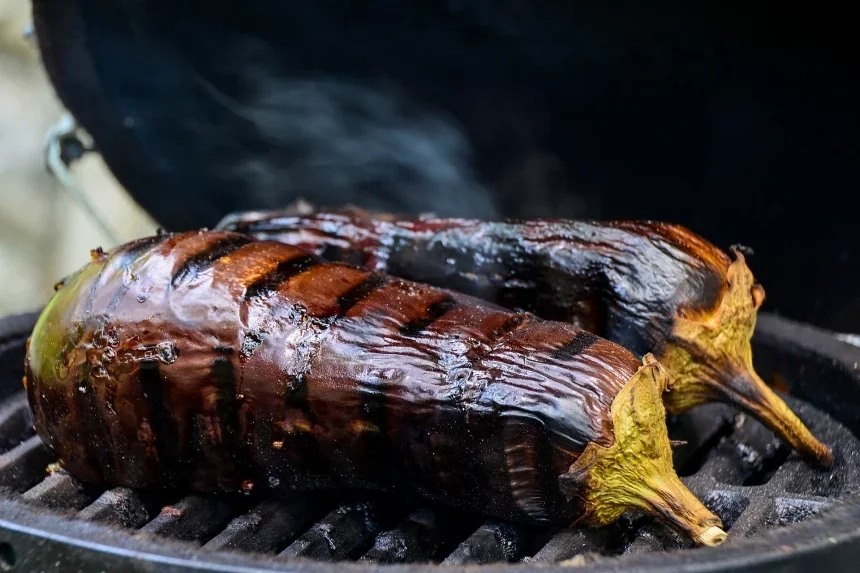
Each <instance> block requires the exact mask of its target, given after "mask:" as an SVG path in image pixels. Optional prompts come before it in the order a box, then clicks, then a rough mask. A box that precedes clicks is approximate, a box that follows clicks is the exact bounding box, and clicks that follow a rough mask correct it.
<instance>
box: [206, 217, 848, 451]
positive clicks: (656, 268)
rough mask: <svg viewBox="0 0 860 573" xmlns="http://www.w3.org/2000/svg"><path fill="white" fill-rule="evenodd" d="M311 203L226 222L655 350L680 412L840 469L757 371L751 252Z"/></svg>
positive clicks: (651, 233)
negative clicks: (726, 415)
mask: <svg viewBox="0 0 860 573" xmlns="http://www.w3.org/2000/svg"><path fill="white" fill-rule="evenodd" d="M305 211H306V212H305V213H299V214H293V213H289V212H282V213H278V212H257V213H254V212H250V213H245V214H235V215H232V216H230V217H228V218H227V219H225V220H224V221H223V222H222V223H221V225H220V226H221V227H223V228H225V229H229V230H233V231H236V232H240V233H243V234H247V235H250V236H253V237H256V238H260V239H270V240H277V241H280V242H284V243H288V244H292V245H297V246H300V247H302V248H305V249H308V250H311V251H314V252H316V253H318V254H319V255H321V256H323V257H325V258H326V259H329V260H338V261H348V262H350V263H353V264H356V265H362V266H365V267H368V268H371V269H374V270H375V271H378V272H385V273H388V274H391V275H394V276H399V277H402V278H405V279H408V280H413V281H417V282H422V283H426V284H430V285H436V286H442V287H445V288H449V289H451V290H454V291H458V292H462V293H465V294H468V295H470V296H474V297H477V298H481V299H484V300H488V301H492V302H494V303H497V304H499V305H501V306H503V307H505V308H510V309H518V310H524V311H527V312H531V313H534V314H535V315H537V316H540V317H541V318H545V319H549V320H555V321H563V322H569V323H571V324H574V325H576V326H578V327H580V328H583V329H585V330H587V331H589V332H593V333H595V334H597V335H599V336H601V337H604V338H607V339H609V340H611V341H613V342H615V343H618V344H620V345H621V346H624V347H625V348H627V349H629V350H631V351H632V352H634V353H635V354H637V355H638V356H643V355H644V354H646V353H649V352H652V353H654V355H655V356H656V357H657V359H658V360H659V361H660V363H661V364H662V365H663V366H664V367H666V369H667V370H668V372H669V374H670V376H671V378H672V382H671V386H670V389H669V391H668V392H667V394H666V397H665V403H666V409H667V410H668V411H669V412H670V413H672V414H678V413H682V412H684V411H686V410H688V409H690V408H692V407H695V406H698V405H701V404H704V403H707V402H712V401H722V402H726V403H729V404H732V405H735V406H738V407H740V408H741V409H743V410H745V411H746V412H748V413H750V414H751V415H753V416H754V417H756V418H757V419H758V420H760V421H761V422H762V423H764V424H765V425H766V426H768V427H769V428H770V429H772V430H773V431H774V432H775V433H776V434H777V435H778V436H779V437H780V438H781V439H783V440H784V441H786V442H787V443H788V444H789V446H791V447H792V448H794V449H796V450H797V451H799V452H800V453H801V454H802V455H804V456H805V457H807V458H808V459H810V460H811V461H813V462H814V463H816V464H818V465H821V466H825V467H826V466H830V465H832V463H833V454H832V452H831V451H830V448H829V447H828V446H826V445H825V444H823V443H821V442H820V441H819V440H818V439H816V438H815V437H814V436H813V435H812V433H811V432H810V431H809V430H808V429H807V428H806V426H805V425H804V424H803V422H802V421H800V420H799V419H798V418H797V416H796V415H795V414H794V413H793V412H791V410H790V409H789V408H788V406H787V405H786V404H785V402H784V401H783V400H782V399H780V398H779V397H778V396H777V395H776V394H775V393H774V392H773V391H772V390H771V389H770V388H769V387H768V386H767V385H766V384H765V383H764V381H763V380H762V379H761V378H760V377H759V376H758V374H757V373H756V372H755V369H754V366H753V362H752V346H751V338H752V333H753V330H754V328H755V321H756V314H757V312H758V309H759V307H760V306H761V304H762V302H763V301H764V298H765V292H764V289H763V288H762V286H761V285H760V284H758V283H756V282H755V280H754V278H753V275H752V273H751V271H750V270H749V268H748V267H747V266H746V262H745V259H744V256H743V254H742V252H741V251H740V250H739V249H737V248H734V247H733V248H732V249H731V252H732V253H733V255H734V260H733V259H732V258H731V257H730V256H729V255H728V254H727V253H725V252H724V251H722V250H721V249H719V248H717V247H716V246H715V245H713V244H711V243H710V242H708V241H706V240H705V239H703V238H702V237H700V236H698V235H696V234H695V233H693V232H691V231H690V230H688V229H686V228H684V227H682V226H679V225H673V224H668V223H662V222H654V221H571V220H528V221H502V222H495V221H479V220H464V219H436V218H433V217H432V216H431V217H423V218H419V219H416V220H408V219H399V218H397V217H396V216H391V215H385V214H376V213H372V212H367V211H363V210H361V209H356V208H349V209H344V210H342V211H341V212H333V213H314V212H313V209H312V207H311V208H308V209H306V210H305Z"/></svg>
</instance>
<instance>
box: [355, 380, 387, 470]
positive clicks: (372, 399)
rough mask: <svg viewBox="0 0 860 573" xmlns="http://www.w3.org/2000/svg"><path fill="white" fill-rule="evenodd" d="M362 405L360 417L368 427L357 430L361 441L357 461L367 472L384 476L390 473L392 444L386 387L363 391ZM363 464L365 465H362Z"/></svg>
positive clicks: (361, 395)
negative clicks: (359, 457) (389, 438)
mask: <svg viewBox="0 0 860 573" xmlns="http://www.w3.org/2000/svg"><path fill="white" fill-rule="evenodd" d="M360 397H361V400H360V402H361V405H360V411H359V417H360V419H361V420H362V421H363V422H367V424H369V425H370V427H368V426H362V427H361V429H357V433H359V436H357V437H358V438H359V439H360V440H361V445H362V448H361V454H362V455H361V458H363V459H359V460H357V461H358V462H359V463H360V464H362V465H363V466H364V469H365V471H370V472H372V473H376V474H377V475H384V474H385V473H388V472H389V471H390V466H391V464H390V463H385V462H386V461H388V460H390V459H391V457H390V455H389V452H390V447H388V446H389V444H390V442H388V441H387V438H388V431H389V424H388V417H387V404H386V402H387V400H386V398H387V396H386V389H385V387H384V386H381V387H376V388H373V389H369V388H365V389H363V390H362V391H361V394H360ZM362 462H363V463H362Z"/></svg>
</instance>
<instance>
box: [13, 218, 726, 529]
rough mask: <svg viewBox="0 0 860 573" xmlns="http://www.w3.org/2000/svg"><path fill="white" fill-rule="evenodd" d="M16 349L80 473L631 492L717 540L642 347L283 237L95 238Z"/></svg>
mask: <svg viewBox="0 0 860 573" xmlns="http://www.w3.org/2000/svg"><path fill="white" fill-rule="evenodd" d="M25 366H26V377H25V385H26V388H27V395H28V398H29V403H30V406H31V408H32V411H33V414H34V420H35V426H36V429H37V431H38V434H39V436H41V438H42V439H43V440H44V442H45V443H46V444H47V445H48V446H49V447H50V448H51V449H52V450H53V451H54V452H55V453H56V454H57V455H58V457H59V459H60V463H61V464H62V466H63V467H64V468H65V469H66V470H67V471H68V472H69V473H71V474H72V475H73V476H75V477H77V478H79V479H81V480H83V481H85V482H93V483H101V484H109V485H123V486H129V487H136V488H149V489H152V488H155V489H157V488H190V489H192V490H195V491H200V492H222V491H238V490H240V489H241V488H242V487H243V484H246V483H248V482H251V483H255V484H257V486H258V487H267V488H271V489H273V490H275V491H277V490H295V489H320V488H329V487H355V488H368V489H380V490H390V489H393V488H408V489H410V490H411V491H413V492H415V493H417V494H418V495H422V496H425V497H426V498H428V499H433V500H437V501H440V502H443V503H447V504H450V505H452V506H456V507H461V508H464V509H467V510H472V511H477V512H480V513H482V514H485V515H487V516H492V517H497V518H501V519H506V520H512V521H519V522H527V523H561V524H567V523H571V522H576V523H582V524H590V525H594V526H600V525H605V524H608V523H610V522H612V521H614V520H615V519H617V518H618V517H619V516H620V515H621V513H622V512H624V511H627V510H630V509H637V508H638V509H642V510H645V511H647V512H649V513H650V514H652V515H654V516H655V517H656V518H658V519H660V520H662V521H664V522H665V523H667V524H669V525H671V526H673V527H675V528H676V529H678V530H679V531H681V532H683V533H684V534H686V535H687V536H689V538H690V539H692V540H693V541H695V542H696V543H699V544H706V545H714V544H718V543H721V542H722V541H723V540H724V539H725V533H724V532H723V531H722V530H721V529H720V527H721V522H720V520H719V518H718V517H716V516H715V515H714V514H712V513H711V512H710V511H708V510H707V509H706V508H705V507H704V506H703V505H702V504H701V503H700V501H699V500H698V499H696V498H695V496H694V495H693V494H692V493H691V492H690V491H689V490H688V489H687V488H686V487H685V486H684V485H683V484H682V483H681V481H680V480H679V479H678V477H677V475H676V474H675V472H674V470H673V468H672V461H671V457H672V454H671V450H670V444H669V439H668V435H667V431H666V426H665V419H664V417H665V409H664V407H663V404H662V401H661V395H662V393H663V391H664V390H665V388H666V385H667V383H668V379H667V376H666V373H665V371H664V370H663V368H662V367H661V366H660V365H659V363H657V362H656V361H654V359H653V358H652V357H651V356H650V355H649V356H646V357H645V359H644V360H643V361H641V362H640V361H639V359H637V358H636V357H635V356H634V355H633V354H631V353H630V352H628V351H627V350H625V349H623V348H622V347H620V346H618V345H616V344H614V343H611V342H609V341H607V340H604V339H601V338H599V337H597V336H595V335H593V334H591V333H588V332H586V331H584V330H581V329H579V328H577V327H576V326H574V325H571V324H566V323H558V322H550V321H546V320H542V319H539V318H537V317H535V316H533V315H531V314H526V313H518V312H511V311H509V310H505V309H503V308H501V307H497V306H495V305H493V304H491V303H487V302H486V301H482V300H479V299H475V298H471V297H468V296H466V295H463V294H457V293H454V292H451V291H447V290H442V289H438V288H433V287H430V286H427V285H422V284H417V283H411V282H408V281H405V280H402V279H397V278H394V277H391V276H387V275H384V274H379V273H374V272H371V271H368V270H365V269H363V268H359V267H353V266H349V265H346V264H341V263H331V262H326V261H324V260H323V259H321V258H319V257H317V256H315V255H312V254H310V253H309V252H307V251H304V250H302V249H299V248H297V247H293V246H290V245H286V244H283V243H278V242H273V241H252V240H251V239H249V238H248V237H246V236H244V235H239V234H233V233H228V232H208V231H200V232H187V233H182V234H163V235H160V236H155V237H148V238H144V239H141V240H137V241H133V242H131V243H128V244H126V245H123V246H121V247H119V248H117V249H114V250H113V251H111V252H110V253H103V252H101V251H95V252H94V254H93V260H92V261H91V262H90V263H89V264H87V265H86V266H84V267H83V268H82V269H80V270H79V271H77V272H76V273H75V274H73V275H72V276H70V277H68V278H67V279H66V280H65V281H63V282H62V283H60V284H59V285H58V287H57V292H55V294H54V296H53V298H52V300H51V301H50V302H49V304H48V305H47V306H46V308H45V310H44V311H43V313H42V315H41V317H40V319H39V321H38V323H37V325H36V326H35V328H34V330H33V333H32V336H31V338H30V340H29V343H28V349H27V358H26V364H25Z"/></svg>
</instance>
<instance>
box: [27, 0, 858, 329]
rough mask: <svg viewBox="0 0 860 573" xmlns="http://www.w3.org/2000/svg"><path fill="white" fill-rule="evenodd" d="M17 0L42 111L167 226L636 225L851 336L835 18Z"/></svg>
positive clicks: (854, 302) (846, 144)
mask: <svg viewBox="0 0 860 573" xmlns="http://www.w3.org/2000/svg"><path fill="white" fill-rule="evenodd" d="M34 6H35V16H36V31H37V34H38V36H39V42H40V48H41V51H42V57H43V60H44V62H45V66H46V69H47V71H48V74H49V76H50V77H51V79H52V81H53V82H54V84H55V85H56V86H57V88H58V94H59V96H60V98H61V99H62V100H63V102H64V103H65V104H66V106H67V107H68V108H69V109H70V110H71V111H72V112H73V113H74V115H75V116H76V117H77V118H78V119H79V120H80V121H81V122H82V123H83V125H84V126H85V127H86V128H87V129H88V130H89V131H90V133H91V134H92V135H93V136H94V138H95V140H96V142H97V144H98V146H99V151H100V152H101V154H102V155H103V157H104V159H105V161H106V162H107V164H108V165H109V166H110V168H111V169H112V171H113V173H114V174H115V175H116V177H117V178H118V179H119V181H120V182H121V183H122V184H123V185H124V186H125V187H126V189H127V190H128V191H129V192H130V193H131V195H132V196H133V197H134V198H135V200H136V201H137V202H138V203H139V204H140V205H141V206H142V207H143V208H144V209H145V210H146V211H147V212H148V213H149V214H150V215H151V216H152V217H153V218H154V219H155V220H156V221H158V222H159V223H160V224H162V225H164V226H165V227H167V228H169V229H174V230H175V229H184V228H191V227H199V226H206V225H214V224H215V223H216V222H217V221H218V220H219V219H220V218H221V217H222V216H223V215H224V214H226V213H228V212H231V211H235V210H241V209H261V208H277V207H283V206H285V205H287V204H288V203H290V202H292V201H293V200H295V199H296V198H298V197H303V198H305V199H308V200H310V201H312V202H315V203H318V204H322V205H339V204H343V203H347V202H349V203H354V204H358V205H362V206H365V207H369V208H375V209H388V210H395V211H405V212H414V213H417V212H422V211H428V210H429V211H434V212H436V213H437V214H440V215H460V216H471V217H486V218H494V217H495V218H498V217H547V216H552V217H572V218H573V217H576V218H584V217H599V218H652V219H661V220H667V221H672V222H677V223H682V224H685V225H687V226H689V227H690V228H692V229H693V230H695V231H697V232H699V233H701V234H703V235H704V236H705V237H707V238H708V239H710V240H711V241H713V242H715V243H717V244H718V245H720V246H721V247H727V246H728V245H730V244H733V243H742V244H744V245H747V246H749V247H751V248H752V249H753V250H754V251H755V256H754V257H753V258H752V260H751V265H752V268H753V270H754V272H755V273H756V275H757V277H758V278H759V279H760V280H761V281H762V282H763V284H764V286H765V288H766V290H767V294H768V300H767V303H766V310H768V311H771V312H774V311H776V312H779V313H782V314H785V315H787V316H791V317H793V318H795V319H798V320H803V321H807V322H810V323H813V324H816V325H819V326H822V327H826V328H831V329H836V330H840V331H860V294H859V293H858V289H857V287H856V285H857V281H858V278H860V251H858V240H857V237H858V234H857V232H856V223H855V221H856V215H855V208H854V205H855V203H856V200H855V198H854V195H855V193H856V190H857V189H858V188H860V187H858V183H860V174H858V161H857V159H858V148H857V141H858V139H857V138H858V114H857V112H858V101H860V100H858V95H860V94H858V89H857V86H856V84H857V82H856V79H855V77H854V76H855V75H856V72H857V70H858V65H857V64H858V61H857V59H856V56H855V54H856V52H857V50H856V48H855V46H854V45H853V44H855V43H856V37H857V34H856V32H855V31H854V30H853V27H854V23H853V22H854V21H853V19H852V18H850V17H849V15H848V14H847V13H840V12H839V11H837V10H836V9H833V8H828V7H826V6H819V5H816V6H812V5H808V4H807V5H800V4H798V5H797V7H788V5H786V4H782V3H776V2H758V3H740V2H720V3H693V2H683V3H682V2H651V3H640V2H635V3H634V2H614V3H593V2H573V1H571V2H549V1H537V0H532V1H526V0H519V1H497V2H492V1H489V0H471V1H465V0H436V1H430V0H428V1H423V2H403V1H402V0H400V1H394V0H378V1H375V2H341V1H339V0H317V1H315V2H302V3H299V2H275V1H263V0H253V1H246V2H244V3H242V4H241V5H240V4H239V3H235V2H231V3H228V2H211V1H210V2H205V3H204V2H192V1H189V0H171V1H168V0H160V1H155V0H150V1H141V0H86V1H83V0H81V1H78V2H75V1H71V0H69V1H68V2H53V1H51V0H35V2H34ZM240 6H241V7H240Z"/></svg>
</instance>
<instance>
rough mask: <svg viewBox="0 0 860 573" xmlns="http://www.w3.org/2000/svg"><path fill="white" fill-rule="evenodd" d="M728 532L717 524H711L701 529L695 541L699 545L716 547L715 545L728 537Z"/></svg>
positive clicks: (720, 543)
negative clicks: (703, 529)
mask: <svg viewBox="0 0 860 573" xmlns="http://www.w3.org/2000/svg"><path fill="white" fill-rule="evenodd" d="M728 537H729V536H728V534H727V533H726V532H725V531H723V530H722V529H720V528H719V527H717V526H712V527H709V528H707V529H706V530H705V531H703V532H702V533H701V534H700V535H699V536H698V537H697V538H696V541H697V542H698V543H699V544H700V545H706V546H708V547H716V546H717V545H722V544H723V543H724V542H725V541H726V539H728Z"/></svg>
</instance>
